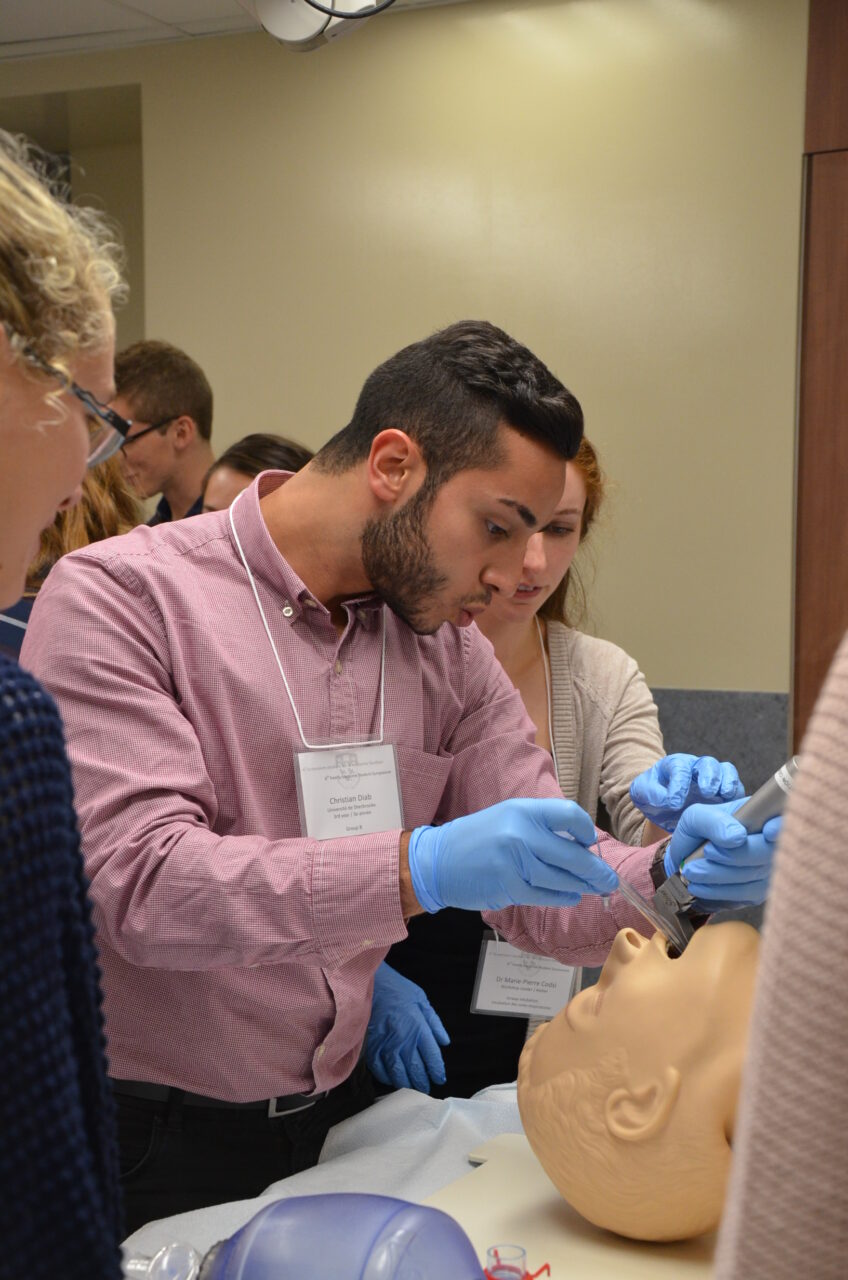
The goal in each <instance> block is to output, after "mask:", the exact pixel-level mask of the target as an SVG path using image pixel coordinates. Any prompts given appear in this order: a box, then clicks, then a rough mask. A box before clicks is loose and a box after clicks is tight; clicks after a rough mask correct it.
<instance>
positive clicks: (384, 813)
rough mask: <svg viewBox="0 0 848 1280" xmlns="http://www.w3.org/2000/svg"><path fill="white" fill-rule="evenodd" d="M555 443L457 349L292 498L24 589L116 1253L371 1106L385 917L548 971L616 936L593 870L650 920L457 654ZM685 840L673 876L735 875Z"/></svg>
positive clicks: (281, 483)
mask: <svg viewBox="0 0 848 1280" xmlns="http://www.w3.org/2000/svg"><path fill="white" fill-rule="evenodd" d="M582 430H583V416H582V412H581V410H580V406H579V404H578V403H577V401H576V400H575V399H574V397H573V396H572V395H571V394H570V392H568V391H567V390H566V388H565V387H564V386H563V385H562V383H561V382H559V381H558V380H557V379H556V378H555V377H554V376H553V374H551V373H550V371H549V370H548V369H547V368H546V367H545V365H544V364H542V362H541V361H540V360H539V359H538V358H537V357H536V356H534V355H533V354H532V353H531V352H530V351H528V350H527V348H526V347H523V346H521V345H520V344H519V343H518V342H516V341H515V340H514V339H512V338H510V337H509V336H508V335H507V334H505V333H503V332H502V331H501V330H500V329H496V328H495V327H494V326H493V325H491V324H487V323H483V322H472V321H466V322H462V323H459V324H455V325H452V326H450V327H449V328H448V329H445V330H442V331H441V332H439V333H436V334H434V335H432V336H431V337H429V338H426V339H424V340H423V341H421V342H417V343H413V344H412V345H411V346H409V347H406V348H404V349H403V350H402V351H400V352H398V353H397V355H395V356H393V357H392V358H391V359H389V360H387V361H386V362H385V363H384V364H382V365H380V366H379V367H378V368H377V369H376V370H375V371H374V372H373V373H372V374H371V376H370V377H369V378H368V379H367V380H366V383H365V385H364V387H363V390H362V392H361V394H360V397H359V400H358V402H357V405H356V409H355V411H354V415H353V419H352V421H351V423H350V424H349V426H347V427H346V428H344V430H342V431H341V432H339V433H338V434H337V435H336V436H334V437H333V439H332V440H330V441H329V442H328V443H327V444H326V445H325V446H324V448H323V449H322V450H320V452H319V453H318V455H317V456H316V457H315V458H314V459H313V460H312V462H310V463H308V464H307V466H305V467H304V468H303V469H302V470H300V471H298V472H297V473H295V474H289V473H284V472H266V473H265V474H264V475H263V476H260V477H258V478H257V479H256V480H255V481H254V482H253V484H252V485H251V486H250V487H249V488H248V489H245V490H244V491H243V492H242V493H241V494H240V495H239V497H238V498H237V499H236V501H235V502H234V504H233V506H232V507H230V508H229V509H228V510H227V511H221V512H214V513H210V514H207V515H203V516H200V517H198V519H196V520H190V521H185V522H183V523H180V524H176V525H171V526H164V527H163V528H161V529H156V530H150V529H146V528H141V529H137V530H135V531H134V532H132V533H130V534H128V535H126V536H124V537H122V538H121V539H120V540H118V541H112V542H111V543H106V544H100V545H99V546H92V547H89V548H86V549H85V550H83V551H80V552H77V553H74V554H72V555H70V556H65V557H64V558H63V559H62V560H60V562H59V564H58V565H57V566H56V568H55V569H54V570H53V571H52V573H51V574H50V576H49V578H48V579H47V583H46V585H45V586H44V588H43V589H42V591H41V593H40V595H39V598H38V600H37V602H36V607H35V610H34V613H33V618H32V622H31V624H30V629H29V631H28V633H27V640H26V643H25V650H24V661H25V662H26V664H27V666H29V667H30V668H31V669H32V670H33V671H35V672H36V673H37V674H39V675H41V676H42V678H43V679H44V680H45V682H46V683H47V684H48V686H49V688H50V689H51V691H52V693H53V694H54V696H55V697H56V699H57V701H58V703H59V706H60V709H61V711H62V714H63V717H64V720H65V725H66V730H67V734H68V749H69V753H70V755H71V759H72V761H73V764H74V780H75V786H76V792H77V809H78V813H79V816H80V820H81V824H82V832H83V843H84V848H85V853H86V865H87V870H88V874H89V877H90V880H91V893H92V897H93V900H94V904H95V906H94V910H95V921H96V925H97V928H98V931H99V944H100V955H101V963H102V966H103V975H104V988H105V992H106V1007H107V1027H108V1035H109V1053H110V1060H111V1069H112V1074H113V1076H114V1077H115V1092H116V1097H117V1101H118V1110H119V1119H120V1136H121V1148H122V1159H123V1162H124V1170H125V1173H126V1182H125V1188H124V1189H125V1200H126V1206H127V1213H128V1218H129V1222H130V1224H131V1225H139V1224H140V1223H142V1222H144V1221H147V1220H149V1219H151V1218H154V1217H164V1216H167V1215H168V1214H170V1213H175V1212H180V1211H182V1210H185V1209H191V1208H194V1207H198V1206H199V1205H202V1204H213V1203H217V1202H220V1201H223V1200H232V1199H240V1198H243V1197H245V1196H250V1195H256V1194H258V1193H259V1192H260V1191H261V1190H262V1189H263V1188H264V1187H265V1186H267V1185H268V1184H269V1183H271V1182H272V1181H274V1180H275V1179H277V1178H280V1177H282V1176H284V1175H286V1174H287V1173H292V1172H296V1171H297V1170H299V1169H302V1168H305V1167H307V1166H308V1165H310V1164H313V1163H315V1161H316V1160H317V1158H318V1155H319V1153H320V1149H321V1145H322V1142H323V1139H324V1137H325V1135H326V1133H327V1131H328V1128H329V1127H330V1125H332V1124H335V1123H337V1122H338V1121H340V1120H342V1119H344V1118H345V1117H346V1116H349V1115H351V1114H353V1113H354V1112H355V1111H357V1110H359V1109H361V1108H362V1107H363V1106H364V1105H367V1103H368V1101H369V1100H370V1098H371V1097H372V1096H373V1095H372V1094H370V1093H369V1088H370V1086H369V1083H368V1081H367V1079H366V1075H367V1073H366V1072H365V1071H364V1063H362V1062H361V1061H360V1052H361V1048H362V1044H363V1039H364V1036H365V1030H366V1026H367V1023H368V1018H369V1014H370V1008H371V994H372V987H373V981H374V973H375V970H376V969H377V967H378V966H379V964H380V962H381V961H382V960H383V957H384V956H385V954H386V952H387V950H388V948H389V947H390V946H391V944H392V943H393V942H395V941H397V940H398V939H400V938H403V937H405V936H406V923H405V922H406V920H407V919H408V918H409V917H410V916H412V915H415V914H418V913H420V912H421V911H425V910H426V911H430V912H433V911H438V910H440V909H441V908H442V907H444V906H455V907H460V908H464V909H467V910H477V911H486V912H487V915H486V918H487V920H490V922H491V923H492V924H493V925H494V927H496V928H497V929H498V931H499V933H500V934H501V935H502V936H504V937H506V938H507V939H508V940H510V941H512V942H514V943H515V944H516V945H518V946H520V947H523V949H525V950H529V951H537V952H538V951H542V952H545V953H548V954H553V955H555V956H556V957H557V958H558V959H562V960H568V959H569V958H571V960H572V962H574V963H578V964H579V963H584V962H585V963H587V964H593V963H600V961H601V960H602V959H603V958H604V954H605V951H606V949H607V947H608V946H609V945H610V943H611V942H612V940H613V938H614V936H615V934H616V932H617V930H618V929H619V928H621V927H623V926H625V925H630V926H635V927H639V926H640V924H641V919H640V917H638V916H636V915H635V914H634V913H633V911H632V909H631V908H630V907H628V906H627V905H626V904H625V903H623V902H621V901H620V900H618V899H614V900H613V906H612V909H611V910H609V911H604V910H603V909H602V907H601V905H600V903H599V902H598V900H597V897H596V896H592V895H597V894H606V893H610V892H612V891H613V890H614V889H615V886H616V884H617V874H616V870H619V869H620V870H621V871H622V872H623V873H624V874H625V875H626V876H627V878H628V879H629V880H630V881H631V883H633V884H635V885H636V887H637V888H639V889H640V890H641V892H642V893H643V894H644V895H646V896H647V895H650V894H651V893H652V891H653V890H652V880H651V867H652V864H654V863H655V862H656V860H657V854H658V852H659V851H658V850H657V849H656V848H650V847H649V848H647V849H641V848H639V849H630V848H627V847H625V846H623V845H620V844H618V843H617V842H616V841H614V840H612V838H611V837H608V836H603V835H602V836H600V838H599V837H598V836H597V834H596V832H595V828H594V824H593V823H592V821H591V819H590V818H589V816H588V814H586V813H584V812H583V810H582V809H580V808H579V807H578V806H577V805H576V804H574V803H572V802H571V801H567V800H564V799H563V798H562V794H561V792H560V789H559V786H558V784H557V781H556V776H555V774H554V771H553V766H552V763H551V759H550V756H549V755H548V753H547V752H546V751H544V750H543V749H542V748H540V747H537V746H536V744H535V741H534V728H533V725H532V723H531V722H530V720H529V718H528V716H527V714H526V712H525V711H524V708H523V706H522V704H521V700H520V698H519V695H518V693H517V692H516V690H515V689H514V688H513V686H512V684H511V683H510V681H509V680H508V679H507V677H506V675H505V674H504V672H503V670H502V669H501V667H500V665H499V664H498V662H497V660H496V659H495V657H494V653H493V650H492V647H491V645H490V644H489V642H488V641H487V640H486V639H485V638H484V637H483V636H482V634H481V633H480V632H479V631H478V630H477V628H476V627H475V626H473V625H471V624H472V623H473V621H474V618H475V616H476V615H477V614H478V613H479V612H480V611H481V610H482V609H484V608H485V607H486V605H487V604H488V603H489V601H490V600H491V599H492V597H493V596H494V595H495V593H497V592H502V591H503V592H506V593H510V592H512V591H514V590H515V587H516V585H517V583H518V581H519V578H520V574H521V566H522V562H523V558H524V552H525V547H526V544H527V540H528V538H529V537H530V534H531V533H532V532H533V531H534V530H535V529H539V528H543V527H545V525H546V524H547V523H548V521H549V520H550V519H551V516H552V514H553V512H554V510H555V508H556V504H557V502H558V501H559V498H560V495H561V493H562V489H563V484H564V480H565V464H566V459H568V458H571V457H573V456H574V454H575V452H576V450H577V447H578V445H579V442H580V438H581V435H582ZM387 606H388V607H387ZM69 634H78V635H81V636H84V637H85V643H84V644H83V645H80V646H78V647H76V648H74V647H73V646H68V644H67V641H66V637H67V636H68V635H69ZM59 652H61V661H56V655H57V653H59ZM92 689H94V690H96V698H94V699H92ZM513 797H517V798H513ZM524 797H534V798H532V799H525V798H524ZM501 802H502V803H501ZM698 811H700V812H702V813H703V814H704V815H706V816H705V818H704V821H703V824H702V825H701V827H700V828H699V839H698V840H696V841H694V842H692V841H690V842H689V844H686V843H685V841H684V842H683V844H682V846H681V842H680V840H679V839H678V837H677V836H675V837H673V841H676V842H677V843H676V844H673V852H674V853H675V856H676V855H677V851H678V849H679V848H682V852H681V853H680V855H679V856H681V857H682V856H685V855H686V853H687V852H691V851H692V849H693V848H695V847H696V845H697V844H698V843H700V842H701V841H702V840H703V839H712V841H713V844H716V843H717V844H718V845H719V846H720V851H721V853H722V856H724V857H725V862H728V861H730V862H732V861H733V859H734V858H735V857H736V856H737V855H741V856H744V855H745V854H747V853H748V851H749V838H748V836H747V833H746V832H745V830H744V828H743V827H742V826H741V825H740V824H739V823H736V822H735V821H734V820H733V819H732V818H730V816H729V815H728V814H726V813H723V812H721V811H716V810H713V809H708V808H706V807H703V806H695V807H694V809H693V810H690V811H689V812H690V813H697V812H698ZM462 815H467V816H462ZM729 828H730V829H731V831H732V839H731V838H730V837H729V835H728V829H729ZM563 837H565V838H563ZM598 839H599V841H600V842H599V848H600V849H601V851H602V853H603V857H604V859H605V860H606V863H608V864H609V865H604V862H602V861H601V860H600V859H599V858H598V857H596V856H595V854H594V853H593V852H590V850H589V846H590V845H594V844H595V842H596V841H597V840H598ZM728 845H733V846H735V847H733V848H732V849H731V850H730V851H729V852H728V850H727V848H726V846H728ZM712 847H713V846H712V845H708V846H707V849H711V848H712ZM661 848H662V846H660V849H661ZM666 856H668V854H666ZM758 856H759V855H758ZM702 861H706V862H709V859H708V858H706V856H705V858H704V859H702ZM760 861H762V857H760ZM675 865H676V864H675ZM710 865H712V864H710ZM613 868H615V869H616V870H614V869H613ZM725 872H726V867H725ZM757 874H758V873H757V872H756V871H755V870H749V869H748V867H747V866H746V869H745V874H744V877H743V878H744V879H745V880H746V881H748V880H753V879H756V878H757ZM725 878H726V875H725ZM722 883H723V882H722ZM582 895H588V896H586V897H585V898H584V900H583V901H582V902H581V901H580V899H581V896H582ZM578 904H579V905H578ZM540 907H542V908H550V907H568V908H573V909H572V910H544V909H543V910H539V909H538V908H540ZM642 927H644V926H642Z"/></svg>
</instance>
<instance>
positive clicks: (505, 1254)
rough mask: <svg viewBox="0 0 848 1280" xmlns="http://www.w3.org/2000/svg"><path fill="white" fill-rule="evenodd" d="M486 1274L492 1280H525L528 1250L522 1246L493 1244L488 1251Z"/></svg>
mask: <svg viewBox="0 0 848 1280" xmlns="http://www.w3.org/2000/svg"><path fill="white" fill-rule="evenodd" d="M486 1274H487V1275H488V1276H489V1277H490V1278H491V1280H524V1277H525V1276H526V1275H527V1250H526V1249H524V1248H522V1246H521V1245H520V1244H493V1245H492V1246H491V1247H490V1248H489V1249H487V1250H486Z"/></svg>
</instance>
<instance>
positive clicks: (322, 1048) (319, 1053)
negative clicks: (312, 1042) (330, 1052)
mask: <svg viewBox="0 0 848 1280" xmlns="http://www.w3.org/2000/svg"><path fill="white" fill-rule="evenodd" d="M326 1048H327V1046H326V1045H325V1044H319V1046H318V1048H317V1050H316V1052H315V1057H316V1058H323V1056H324V1052H325V1050H326Z"/></svg>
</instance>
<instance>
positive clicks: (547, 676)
mask: <svg viewBox="0 0 848 1280" xmlns="http://www.w3.org/2000/svg"><path fill="white" fill-rule="evenodd" d="M533 621H534V622H535V623H536V631H537V632H538V634H539V648H540V649H541V650H542V666H543V667H544V669H545V692H546V693H547V695H548V739H549V741H550V744H551V758H552V760H553V762H554V773H555V774H556V776H557V782H559V765H558V764H557V758H556V747H555V746H554V726H553V716H552V714H551V675H550V671H549V669H548V651H547V649H546V648H545V641H544V637H543V636H542V628H541V627H540V625H539V615H538V614H534V615H533Z"/></svg>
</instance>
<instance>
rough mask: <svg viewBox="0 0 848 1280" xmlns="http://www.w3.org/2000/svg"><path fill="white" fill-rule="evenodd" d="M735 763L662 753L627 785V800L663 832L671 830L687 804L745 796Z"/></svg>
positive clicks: (710, 758) (709, 757) (713, 802)
mask: <svg viewBox="0 0 848 1280" xmlns="http://www.w3.org/2000/svg"><path fill="white" fill-rule="evenodd" d="M744 791H745V789H744V787H743V786H742V783H741V782H740V781H739V774H738V773H737V772H736V766H735V765H732V764H731V763H730V761H729V760H725V761H724V763H723V764H720V763H719V761H718V760H715V759H714V758H713V757H712V756H688V755H685V754H683V753H682V752H677V753H676V754H675V755H671V756H664V757H663V759H662V760H658V761H657V763H656V764H652V765H651V767H650V769H646V770H645V772H644V773H640V774H639V776H638V777H637V778H634V779H633V781H632V783H631V784H630V799H631V800H632V801H633V803H634V804H635V806H636V808H637V809H640V810H641V811H642V813H644V815H645V817H646V818H650V820H651V822H655V823H656V825H657V826H658V827H662V828H663V830H664V831H674V829H675V827H676V826H677V823H678V821H679V819H680V815H681V813H683V812H684V810H685V809H687V808H688V807H689V805H690V804H699V803H700V804H719V803H720V802H721V801H723V800H737V799H738V798H739V797H741V796H742V795H744Z"/></svg>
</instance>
